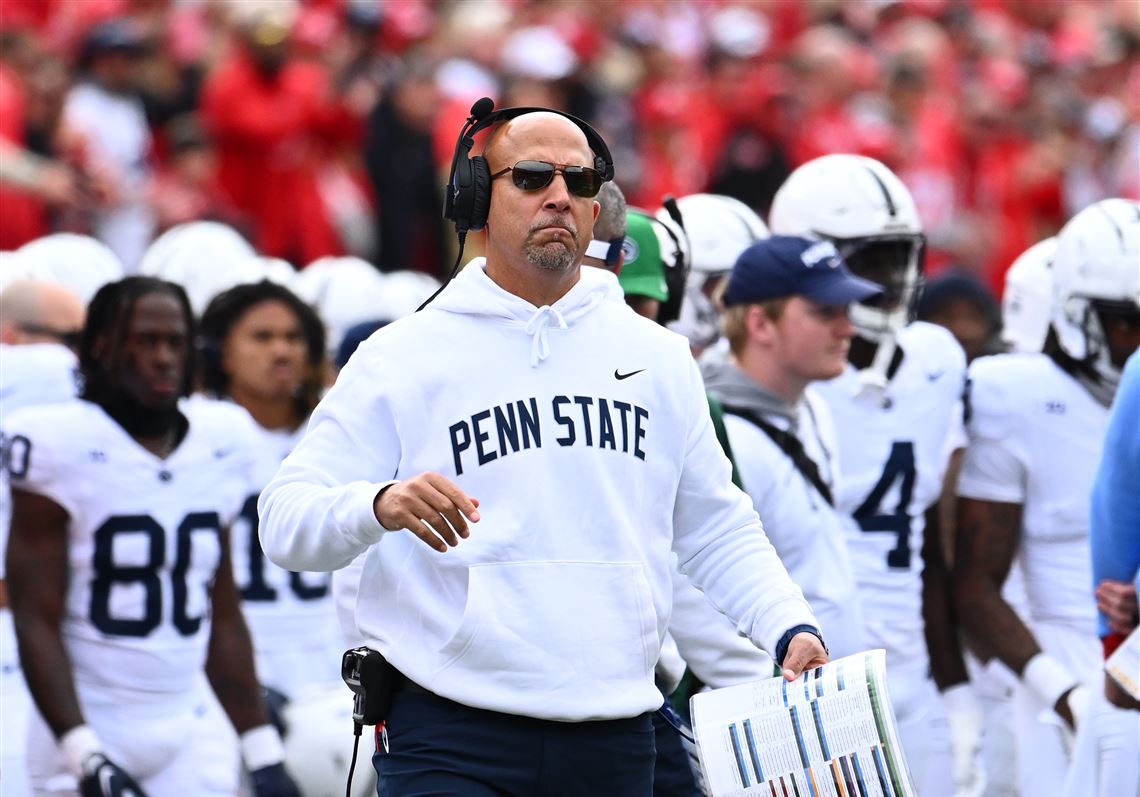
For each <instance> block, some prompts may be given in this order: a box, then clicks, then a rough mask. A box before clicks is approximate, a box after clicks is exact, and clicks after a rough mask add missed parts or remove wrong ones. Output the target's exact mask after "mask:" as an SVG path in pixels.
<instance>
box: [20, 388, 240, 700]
mask: <svg viewBox="0 0 1140 797" xmlns="http://www.w3.org/2000/svg"><path fill="white" fill-rule="evenodd" d="M182 411H183V413H184V414H185V416H186V417H187V419H188V420H189V422H190V427H189V431H188V432H187V433H186V436H185V438H184V439H183V440H182V443H181V444H180V445H179V446H178V448H177V449H175V450H174V452H173V453H171V455H170V456H169V457H167V458H166V459H165V460H163V459H159V458H158V457H156V456H155V455H154V454H152V453H151V452H149V451H147V450H146V449H144V448H143V447H142V446H140V445H139V444H138V443H137V442H136V441H135V440H134V439H132V438H131V437H130V436H129V435H128V434H127V432H126V431H125V430H124V429H123V428H122V427H121V426H119V425H118V424H117V423H115V422H114V421H113V420H111V418H110V417H109V416H108V415H107V414H106V413H105V412H104V411H103V410H102V409H101V408H100V407H99V406H97V405H95V404H92V403H90V402H87V401H83V400H79V399H77V400H74V401H69V402H66V403H62V404H56V405H52V406H46V407H35V408H29V409H26V410H23V411H21V412H19V413H16V414H14V415H13V416H12V417H10V418H6V419H5V424H6V427H7V431H8V434H9V435H10V436H11V439H12V440H13V441H19V442H18V445H19V447H20V449H21V452H22V453H21V455H20V458H19V459H18V460H15V459H11V458H10V460H9V475H10V477H11V479H12V487H13V489H16V490H26V491H28V492H33V493H37V494H39V495H43V496H45V497H47V498H50V499H51V500H52V501H54V502H55V503H57V504H59V505H60V506H61V507H62V508H63V509H65V510H66V511H67V513H68V515H69V519H70V520H69V523H68V568H69V576H70V582H69V587H68V592H67V601H66V608H65V612H64V618H63V627H62V634H63V639H64V643H65V645H66V647H67V651H68V655H69V658H70V661H71V666H72V670H73V674H74V677H75V680H76V683H77V684H80V685H83V686H92V687H96V688H99V687H109V688H125V689H144V690H146V691H149V692H188V691H190V690H192V689H194V688H195V679H196V678H197V677H198V676H199V674H200V673H201V670H202V667H203V665H204V663H205V659H206V646H207V642H208V640H209V636H210V603H209V600H210V598H209V596H210V589H211V584H212V583H213V580H214V574H215V572H216V570H217V567H218V564H219V562H220V560H221V555H222V549H221V540H222V535H221V530H222V529H223V528H225V527H227V526H228V525H229V524H230V523H231V522H232V521H233V519H234V518H235V517H236V516H237V515H238V513H239V512H240V510H241V506H242V502H243V501H244V499H245V497H246V496H247V495H248V494H249V492H250V483H251V482H250V479H251V475H252V473H251V468H252V464H253V463H252V458H251V452H252V451H253V446H254V442H253V438H252V429H251V428H250V424H251V422H250V421H249V417H248V415H247V414H246V413H245V412H244V411H242V410H240V409H238V408H236V407H231V406H227V405H224V404H220V403H217V402H203V401H196V402H185V403H184V404H183V406H182ZM13 450H15V449H14V448H13ZM25 664H26V665H27V666H29V667H35V666H39V667H43V666H51V665H49V664H48V663H46V662H25Z"/></svg>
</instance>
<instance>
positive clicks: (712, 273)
mask: <svg viewBox="0 0 1140 797" xmlns="http://www.w3.org/2000/svg"><path fill="white" fill-rule="evenodd" d="M677 208H678V210H679V211H680V215H681V218H682V220H683V223H684V227H685V234H686V235H687V236H688V239H689V249H690V251H691V252H692V257H691V261H692V262H691V264H690V267H691V270H690V273H689V278H688V280H687V282H686V283H685V296H684V301H683V302H682V303H681V308H680V318H678V319H677V320H675V321H670V322H669V323H668V324H667V326H668V327H669V329H671V330H673V331H674V332H678V333H680V334H682V335H684V336H685V337H686V338H688V339H689V347H690V348H691V349H692V350H693V355H694V356H699V355H700V354H701V352H703V351H704V350H705V349H707V348H709V347H710V346H712V345H714V344H715V343H716V342H717V341H718V340H719V339H720V313H721V309H722V308H721V307H720V304H719V301H718V299H717V294H718V293H719V291H720V289H721V287H722V286H723V284H724V281H725V279H727V278H728V275H729V272H731V271H732V266H733V264H734V263H735V262H736V258H737V257H738V256H739V255H740V253H741V252H743V251H744V250H745V248H746V247H747V246H748V245H749V244H750V243H752V242H753V241H758V240H760V239H761V238H767V237H768V228H767V227H766V226H765V225H764V222H763V221H761V220H760V217H759V216H757V215H756V213H755V212H754V211H753V210H752V208H750V207H748V206H747V205H745V204H744V203H743V202H741V201H740V200H738V199H733V198H732V197H729V196H722V195H720V194H689V195H688V196H683V197H681V198H680V199H678V200H677ZM661 215H662V214H658V216H659V217H660V216H661Z"/></svg>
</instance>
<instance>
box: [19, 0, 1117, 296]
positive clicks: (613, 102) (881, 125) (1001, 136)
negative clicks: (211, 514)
mask: <svg viewBox="0 0 1140 797" xmlns="http://www.w3.org/2000/svg"><path fill="white" fill-rule="evenodd" d="M484 95H486V96H491V97H493V98H495V99H496V101H497V104H498V106H500V107H504V106H508V105H541V106H548V107H555V108H559V109H563V110H566V111H568V112H570V113H573V114H575V115H578V116H580V117H582V118H584V119H586V120H588V121H590V122H591V123H592V124H594V125H595V126H596V127H597V128H598V129H599V131H600V132H601V133H602V135H603V136H604V137H605V138H606V140H607V141H608V142H609V144H610V147H611V149H612V150H613V152H614V156H615V157H614V160H615V162H616V164H617V179H618V180H619V181H620V182H621V184H622V186H623V188H624V189H625V191H626V194H627V196H628V197H629V200H630V202H631V204H634V205H639V206H642V207H647V208H654V207H657V206H659V205H660V203H661V198H662V197H663V196H664V195H666V194H674V195H677V196H681V195H686V194H691V193H695V192H700V191H711V192H716V193H721V194H727V195H729V196H733V197H736V198H738V199H740V200H742V201H743V202H745V203H746V204H747V205H749V206H750V207H752V208H753V209H755V210H756V211H757V212H758V213H760V214H761V216H766V214H767V210H768V207H769V204H770V202H771V199H772V196H773V194H774V193H775V191H776V189H777V188H778V187H779V186H780V184H781V183H782V182H783V181H784V179H785V178H786V177H787V175H788V174H789V173H790V171H791V170H792V169H794V168H795V167H796V166H798V165H800V164H802V163H804V162H806V161H808V160H810V159H812V158H815V157H818V156H820V155H824V154H827V153H833V152H850V153H858V154H864V155H868V156H871V157H874V158H877V159H879V160H881V161H882V162H884V163H885V164H887V165H888V166H889V167H890V168H891V169H892V170H893V171H894V172H895V173H897V174H898V175H899V176H900V177H901V178H902V179H903V181H904V182H905V183H906V185H907V186H908V188H909V189H910V191H911V193H912V194H913V195H914V197H915V200H916V202H917V204H918V209H919V213H920V215H921V217H922V222H923V225H924V227H925V229H926V230H927V234H928V246H929V251H928V258H927V265H928V275H937V274H938V273H939V272H941V271H943V270H946V269H954V270H956V271H963V272H966V273H967V274H968V275H969V276H971V277H975V278H977V279H978V280H980V281H981V282H982V283H983V284H986V285H988V286H989V287H990V288H991V290H992V291H993V292H994V294H1000V292H1001V286H1002V280H1003V275H1004V273H1005V270H1006V269H1007V268H1008V267H1009V265H1010V264H1011V263H1012V262H1013V260H1014V258H1015V257H1016V256H1017V255H1018V254H1020V253H1021V252H1022V251H1024V250H1025V249H1026V248H1027V247H1028V246H1029V245H1030V244H1032V243H1033V242H1035V241H1038V240H1041V239H1042V238H1045V237H1047V236H1049V235H1052V234H1053V233H1055V232H1056V230H1057V229H1059V227H1060V226H1061V224H1062V222H1063V221H1064V220H1065V219H1067V218H1069V217H1070V216H1072V215H1073V213H1074V212H1075V211H1077V210H1079V209H1080V208H1083V207H1085V206H1087V205H1088V204H1090V203H1091V202H1094V201H1096V200H1098V199H1101V198H1104V197H1109V196H1118V197H1126V198H1140V9H1138V7H1137V6H1136V4H1135V3H1131V2H1059V1H1055V0H1041V1H1040V2H1038V1H1036V0H901V1H900V0H893V1H892V0H849V1H844V0H809V1H804V2H801V1H800V0H765V1H764V2H739V1H736V2H719V1H716V0H710V1H709V2H688V1H686V0H671V1H670V2H661V1H660V0H653V1H652V2H639V1H638V0H621V2H618V0H598V1H597V2H589V3H586V2H574V1H573V0H470V1H469V2H443V1H437V2H432V1H431V0H299V1H298V0H84V2H77V0H5V2H4V3H3V4H2V5H0V147H2V148H0V180H2V183H3V184H2V185H0V204H2V206H3V213H2V214H0V250H12V249H16V248H18V247H19V246H21V245H23V244H25V243H27V242H29V241H32V240H33V239H36V238H38V237H41V236H43V235H45V234H47V233H50V232H57V231H65V232H77V233H85V234H90V235H93V236H95V237H97V238H99V239H100V240H102V241H103V242H104V243H105V244H107V245H108V246H109V247H110V248H111V249H112V250H113V251H114V252H115V254H116V255H117V256H118V257H119V258H120V259H121V260H122V261H123V263H124V264H126V266H127V268H128V270H135V269H136V268H137V267H138V265H139V262H140V260H141V258H142V255H143V252H144V251H145V250H146V247H147V245H148V244H149V243H150V242H151V241H152V240H153V239H154V238H156V237H157V236H158V235H160V234H161V233H162V232H163V231H165V230H167V229H170V228H171V227H173V226H175V225H178V224H180V223H183V222H188V221H195V220H216V221H223V222H226V223H227V224H229V225H231V226H233V227H235V228H236V229H238V230H240V231H241V232H242V233H243V234H244V235H245V236H246V237H247V238H248V239H249V240H250V242H251V243H252V244H253V246H254V247H255V248H256V249H257V251H259V252H261V253H264V254H265V255H268V256H271V257H275V258H281V259H284V260H286V261H288V262H289V263H291V264H292V265H293V266H295V267H298V268H303V267H305V266H306V265H307V264H309V263H311V262H313V261H315V260H317V259H319V258H321V257H324V256H339V255H355V256H359V257H362V258H364V259H367V260H369V261H371V262H373V263H375V264H376V265H377V266H379V267H380V268H381V269H382V270H385V271H388V270H396V269H415V270H419V271H424V272H427V273H429V274H432V275H435V276H438V275H439V274H440V273H441V272H442V271H444V270H445V268H446V266H445V263H449V261H450V259H451V255H452V254H453V253H452V252H451V251H450V250H451V247H452V246H453V244H452V240H451V235H450V233H449V230H448V229H447V228H446V227H445V226H444V222H443V220H442V219H441V218H440V206H441V201H442V196H441V193H442V185H443V183H444V182H446V174H447V168H448V166H449V159H450V156H451V152H452V149H453V146H454V131H455V130H456V129H458V127H459V126H460V123H461V121H462V119H463V118H464V117H465V116H466V115H467V113H468V109H469V108H470V106H471V104H472V102H473V101H474V100H476V99H478V98H479V97H482V96H484Z"/></svg>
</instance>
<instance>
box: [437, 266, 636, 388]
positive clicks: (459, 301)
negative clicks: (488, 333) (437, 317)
mask: <svg viewBox="0 0 1140 797" xmlns="http://www.w3.org/2000/svg"><path fill="white" fill-rule="evenodd" d="M486 263H487V260H486V258H482V257H477V258H475V259H473V260H471V261H470V262H468V263H467V265H466V266H464V267H463V270H462V271H460V272H459V274H458V275H457V276H456V277H455V279H454V280H452V281H451V283H450V284H449V285H448V286H447V287H446V288H444V289H443V292H441V293H440V295H439V296H438V297H436V299H435V300H434V301H433V302H432V303H431V304H430V305H429V306H428V309H433V310H439V311H442V312H447V313H458V314H462V315H473V316H483V317H485V318H494V319H499V320H500V321H503V322H505V323H506V324H507V325H512V326H518V327H519V328H520V329H522V330H523V331H525V333H526V334H527V335H529V336H530V339H531V349H530V365H531V367H532V368H537V367H538V365H539V363H541V362H542V361H543V360H545V359H546V358H547V357H548V356H550V344H549V343H548V341H547V330H548V329H549V328H550V327H557V328H559V329H568V328H570V327H571V326H573V325H574V324H575V323H576V322H578V321H579V320H581V319H582V318H584V317H585V316H587V315H589V314H590V313H591V312H592V311H593V310H595V309H596V308H597V307H598V306H599V305H600V304H602V303H603V302H605V301H607V300H615V299H616V300H617V301H622V291H621V286H620V285H619V284H618V281H617V277H615V276H614V275H613V274H611V273H610V272H608V271H606V270H604V269H600V268H588V267H585V268H582V267H580V271H579V278H578V282H576V283H575V284H574V286H573V287H572V288H570V290H568V291H567V292H566V293H565V295H563V296H562V298H560V299H559V300H558V301H556V302H554V304H544V305H542V306H541V307H535V306H534V305H533V304H531V303H530V302H528V301H527V300H526V299H523V298H522V297H519V296H516V295H515V294H513V293H511V292H510V291H507V290H505V289H503V288H502V287H500V286H499V284H498V283H496V282H495V281H494V280H493V279H491V278H490V277H489V276H487V272H486V271H485V267H486Z"/></svg>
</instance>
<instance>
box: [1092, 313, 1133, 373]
mask: <svg viewBox="0 0 1140 797" xmlns="http://www.w3.org/2000/svg"><path fill="white" fill-rule="evenodd" d="M1100 323H1101V326H1102V327H1103V328H1104V338H1105V342H1106V343H1107V344H1108V355H1109V358H1110V359H1111V360H1112V364H1113V365H1115V366H1116V367H1117V368H1123V367H1124V363H1126V362H1127V361H1128V358H1129V357H1131V356H1132V353H1133V352H1134V351H1136V349H1137V347H1140V309H1136V308H1135V307H1134V306H1133V307H1113V308H1111V309H1109V308H1104V309H1102V310H1100Z"/></svg>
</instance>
